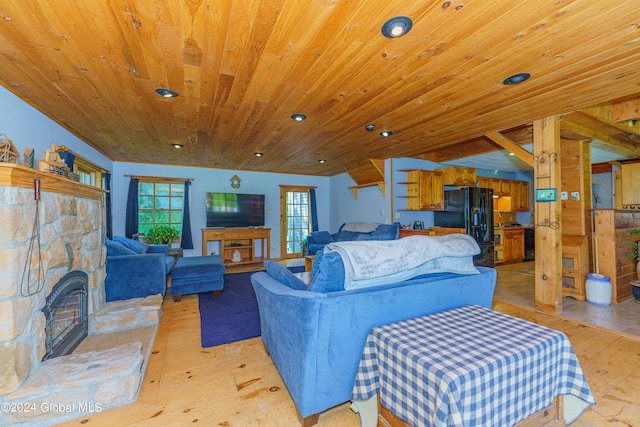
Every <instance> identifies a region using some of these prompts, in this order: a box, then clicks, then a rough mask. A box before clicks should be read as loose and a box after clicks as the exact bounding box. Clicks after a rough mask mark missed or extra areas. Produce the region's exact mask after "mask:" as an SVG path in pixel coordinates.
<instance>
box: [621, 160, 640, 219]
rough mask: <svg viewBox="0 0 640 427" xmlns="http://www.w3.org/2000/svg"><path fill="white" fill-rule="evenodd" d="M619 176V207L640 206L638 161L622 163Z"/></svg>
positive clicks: (639, 166) (639, 169)
mask: <svg viewBox="0 0 640 427" xmlns="http://www.w3.org/2000/svg"><path fill="white" fill-rule="evenodd" d="M620 176H621V183H620V185H621V189H620V190H621V193H622V197H621V199H622V206H621V208H623V209H627V208H636V207H638V208H640V163H630V164H624V165H622V167H621V175H620Z"/></svg>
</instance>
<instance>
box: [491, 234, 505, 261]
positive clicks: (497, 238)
mask: <svg viewBox="0 0 640 427" xmlns="http://www.w3.org/2000/svg"><path fill="white" fill-rule="evenodd" d="M503 242H504V230H503V229H499V228H496V229H495V230H494V233H493V252H494V259H493V261H494V262H495V263H496V264H498V263H501V262H504V244H503Z"/></svg>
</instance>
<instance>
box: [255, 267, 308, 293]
mask: <svg viewBox="0 0 640 427" xmlns="http://www.w3.org/2000/svg"><path fill="white" fill-rule="evenodd" d="M264 268H265V269H266V270H267V274H268V275H269V276H271V277H273V278H274V279H276V280H277V281H278V282H280V283H283V284H285V285H287V286H288V287H290V288H291V289H297V290H299V291H306V290H307V286H306V285H305V284H304V282H303V281H302V280H300V279H299V278H297V277H296V276H295V275H294V274H293V273H292V272H291V270H289V269H288V268H287V267H285V266H284V265H282V264H280V263H279V262H276V261H271V260H265V261H264Z"/></svg>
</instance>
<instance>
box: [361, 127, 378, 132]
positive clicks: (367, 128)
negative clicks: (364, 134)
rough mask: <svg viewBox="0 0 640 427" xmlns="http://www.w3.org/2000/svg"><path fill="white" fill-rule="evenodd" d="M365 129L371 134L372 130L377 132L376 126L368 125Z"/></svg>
mask: <svg viewBox="0 0 640 427" xmlns="http://www.w3.org/2000/svg"><path fill="white" fill-rule="evenodd" d="M364 128H365V129H366V130H368V131H369V132H371V131H372V130H375V128H376V125H366V126H365V127H364Z"/></svg>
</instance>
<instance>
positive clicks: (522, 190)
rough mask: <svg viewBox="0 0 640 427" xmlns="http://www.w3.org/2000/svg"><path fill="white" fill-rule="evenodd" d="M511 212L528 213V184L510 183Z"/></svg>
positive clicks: (520, 182) (525, 182) (524, 182)
mask: <svg viewBox="0 0 640 427" xmlns="http://www.w3.org/2000/svg"><path fill="white" fill-rule="evenodd" d="M510 193H511V212H526V211H529V183H528V182H527V181H511V191H510Z"/></svg>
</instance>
